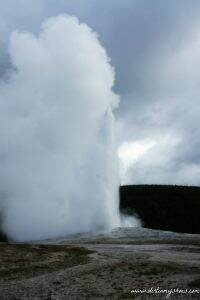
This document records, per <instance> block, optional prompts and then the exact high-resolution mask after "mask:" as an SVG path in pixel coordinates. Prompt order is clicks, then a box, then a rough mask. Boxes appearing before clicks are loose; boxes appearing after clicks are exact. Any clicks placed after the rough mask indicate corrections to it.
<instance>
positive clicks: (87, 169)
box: [0, 15, 119, 241]
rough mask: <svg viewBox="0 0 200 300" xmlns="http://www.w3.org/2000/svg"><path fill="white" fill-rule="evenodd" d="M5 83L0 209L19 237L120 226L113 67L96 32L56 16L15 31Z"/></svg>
mask: <svg viewBox="0 0 200 300" xmlns="http://www.w3.org/2000/svg"><path fill="white" fill-rule="evenodd" d="M10 56H11V61H12V65H13V66H14V70H13V72H12V74H10V76H9V80H8V81H7V82H5V81H4V82H1V84H0V201H1V202H0V208H1V213H3V229H4V231H5V232H6V233H7V234H8V236H9V237H10V238H12V239H14V240H19V241H22V240H23V241H24V240H34V239H43V238H50V237H55V236H62V235H66V234H70V233H75V232H82V231H89V230H92V229H94V230H95V229H99V228H110V227H113V226H118V225H119V216H118V200H117V199H118V196H117V194H118V177H117V173H118V172H117V160H116V157H115V150H114V117H113V114H112V109H113V108H114V107H115V106H117V105H118V101H119V99H118V96H117V95H116V94H114V92H113V91H112V87H113V84H114V71H113V69H112V67H111V66H110V64H109V58H108V57H107V54H106V52H105V50H104V48H103V47H102V46H101V45H100V43H99V40H98V38H97V36H96V34H95V33H94V32H92V30H91V29H90V28H89V27H88V26H87V25H86V24H80V23H79V22H78V20H77V19H76V18H75V17H69V16H65V15H61V16H58V17H54V18H49V19H48V20H46V21H45V22H44V23H43V25H42V29H41V32H40V34H39V36H34V35H33V34H31V33H27V32H18V31H15V32H14V33H12V36H11V42H10Z"/></svg>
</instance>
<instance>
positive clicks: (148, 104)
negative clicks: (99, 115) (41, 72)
mask: <svg viewBox="0 0 200 300" xmlns="http://www.w3.org/2000/svg"><path fill="white" fill-rule="evenodd" d="M60 13H67V14H70V15H76V16H77V17H78V18H79V20H80V21H81V22H85V23H87V24H88V25H89V26H90V27H92V28H93V29H94V30H95V31H96V32H97V33H98V35H99V39H100V41H101V43H102V45H103V46H104V47H105V48H106V50H107V52H108V55H109V56H110V58H111V60H112V65H113V66H114V67H115V70H116V83H115V91H116V92H117V93H118V94H120V96H121V103H120V106H119V108H118V109H117V110H116V111H115V113H116V118H117V127H118V147H119V157H120V161H121V182H122V183H129V184H130V183H132V184H134V183H177V184H194V185H199V184H200V139H199V137H200V1H199V0H191V1H188V0H176V1H174V0H168V1H164V0H163V1H162V0H57V1H54V0H34V1H30V0H18V1H16V0H7V1H4V2H2V3H1V5H0V74H1V75H0V76H1V78H2V79H3V78H4V79H5V78H6V74H7V72H6V71H8V70H9V69H10V67H11V66H10V61H9V54H8V41H9V36H10V33H11V32H12V31H13V30H16V29H18V30H20V31H21V30H25V31H26V30H28V31H32V32H33V33H37V32H38V31H39V29H40V26H41V23H42V22H43V20H44V19H45V18H47V17H49V16H55V15H58V14H60Z"/></svg>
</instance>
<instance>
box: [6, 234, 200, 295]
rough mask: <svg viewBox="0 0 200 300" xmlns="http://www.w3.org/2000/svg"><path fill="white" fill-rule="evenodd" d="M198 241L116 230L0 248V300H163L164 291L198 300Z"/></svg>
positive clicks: (192, 237)
mask: <svg viewBox="0 0 200 300" xmlns="http://www.w3.org/2000/svg"><path fill="white" fill-rule="evenodd" d="M199 237H200V235H190V234H177V233H171V232H162V231H157V230H149V229H144V228H118V229H115V230H113V231H112V232H111V233H99V234H94V233H93V234H92V233H90V234H84V235H83V234H82V235H76V236H72V237H70V238H66V239H57V240H53V241H52V240H48V241H43V242H38V243H29V244H6V243H1V244H0V299H13V300H14V299H20V300H21V299H78V300H79V299H132V298H134V299H165V298H166V296H167V291H163V290H164V289H165V290H166V289H167V290H170V289H178V290H177V291H176V293H173V294H171V295H170V296H169V295H168V296H169V298H170V299H200V238H199ZM151 288H152V289H151ZM186 289H187V294H186ZM135 290H143V291H144V290H146V293H144V292H143V293H136V291H135ZM181 290H182V291H181ZM198 292H199V293H198Z"/></svg>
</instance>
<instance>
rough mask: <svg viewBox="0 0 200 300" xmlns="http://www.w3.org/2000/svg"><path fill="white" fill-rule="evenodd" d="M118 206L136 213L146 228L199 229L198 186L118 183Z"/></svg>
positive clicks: (199, 230) (178, 230)
mask: <svg viewBox="0 0 200 300" xmlns="http://www.w3.org/2000/svg"><path fill="white" fill-rule="evenodd" d="M120 210H121V211H122V212H125V213H127V214H130V215H133V214H136V215H138V217H139V218H140V219H141V221H142V224H143V226H144V227H147V228H153V229H160V230H169V231H177V232H186V233H200V187H195V186H176V185H175V186H173V185H129V186H121V187H120Z"/></svg>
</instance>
